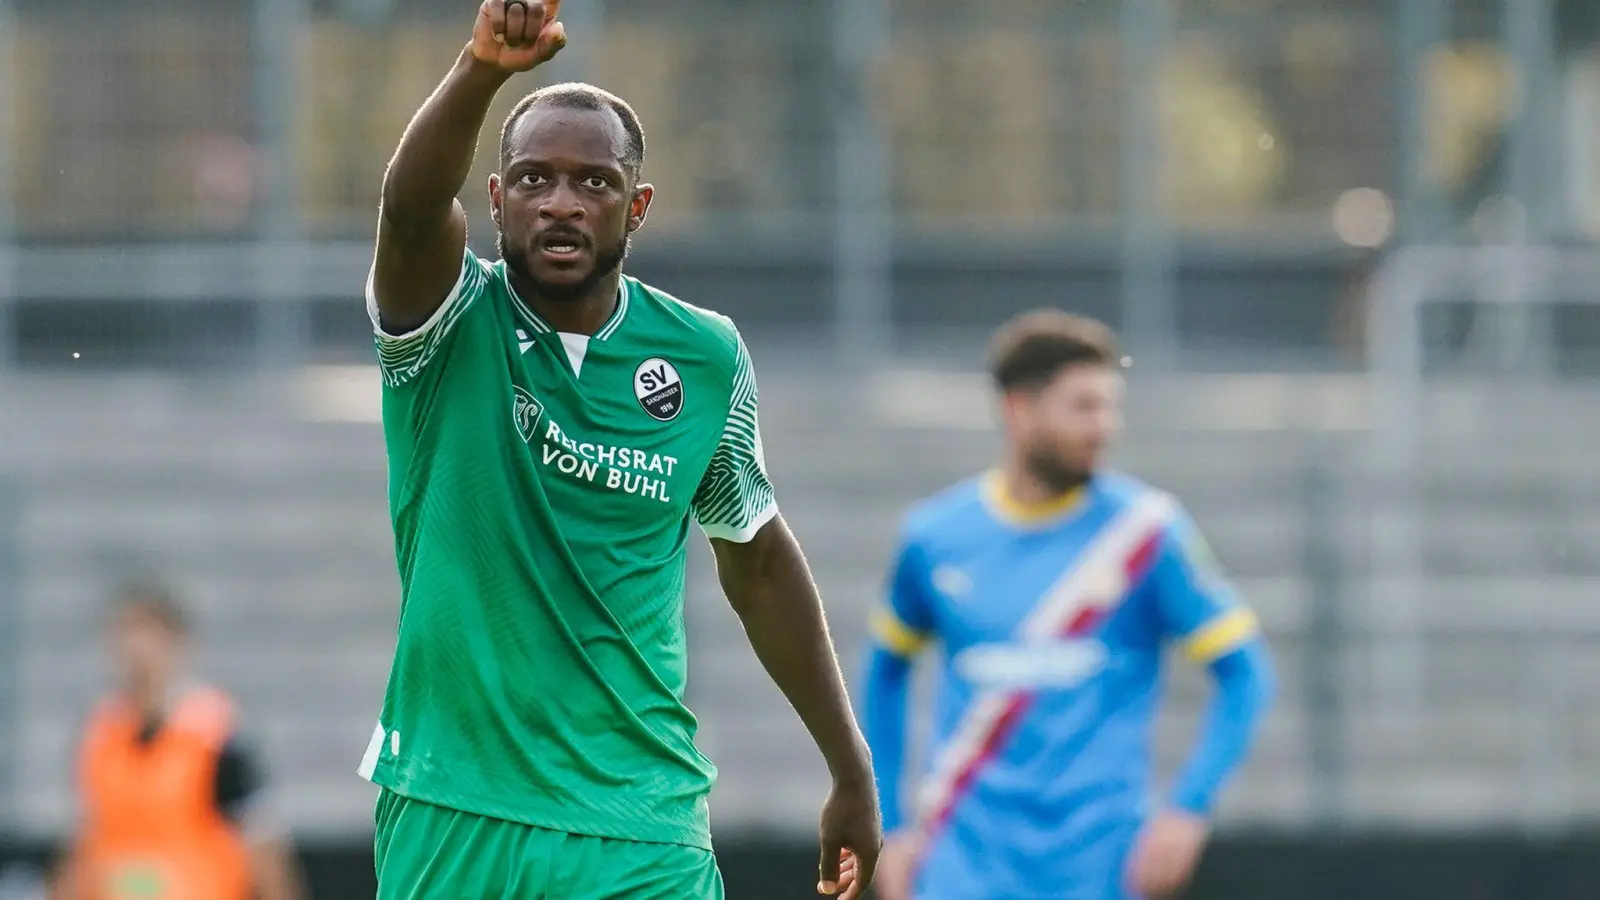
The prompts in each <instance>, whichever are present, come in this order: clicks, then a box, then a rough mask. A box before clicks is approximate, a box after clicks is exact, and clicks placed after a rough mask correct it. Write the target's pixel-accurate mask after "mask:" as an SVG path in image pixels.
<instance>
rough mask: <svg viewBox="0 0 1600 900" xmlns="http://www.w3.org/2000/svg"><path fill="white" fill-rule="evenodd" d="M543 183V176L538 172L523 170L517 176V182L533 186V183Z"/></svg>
mask: <svg viewBox="0 0 1600 900" xmlns="http://www.w3.org/2000/svg"><path fill="white" fill-rule="evenodd" d="M543 183H544V176H543V175H540V174H539V173H538V172H523V173H522V174H521V175H519V176H517V184H523V185H527V186H529V187H533V186H534V185H538V184H543Z"/></svg>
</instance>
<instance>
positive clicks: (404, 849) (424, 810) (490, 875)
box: [373, 790, 722, 900]
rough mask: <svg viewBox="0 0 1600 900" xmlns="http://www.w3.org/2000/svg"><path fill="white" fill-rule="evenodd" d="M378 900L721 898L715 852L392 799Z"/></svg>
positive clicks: (381, 824)
mask: <svg viewBox="0 0 1600 900" xmlns="http://www.w3.org/2000/svg"><path fill="white" fill-rule="evenodd" d="M377 826H378V831H377V837H376V840H375V841H374V847H373V850H374V857H375V862H376V865H377V872H378V900H722V874H721V873H720V872H719V871H717V861H716V857H715V856H713V855H712V854H711V851H709V850H702V849H700V848H698V847H689V846H685V845H682V844H650V843H644V842H641V841H624V840H616V839H612V838H602V837H592V836H589V835H582V834H568V833H567V832H564V831H551V830H549V829H545V828H536V827H534V826H532V825H523V824H521V823H519V822H507V821H505V820H503V819H490V818H485V817H483V816H478V815H473V814H472V813H464V812H460V811H457V810H453V809H445V808H444V807H441V806H433V805H431V804H428V803H421V802H418V801H416V800H408V799H406V798H404V797H401V796H400V795H399V794H396V793H394V792H392V791H387V790H386V791H384V792H383V793H382V794H381V795H380V796H379V797H378V808H377Z"/></svg>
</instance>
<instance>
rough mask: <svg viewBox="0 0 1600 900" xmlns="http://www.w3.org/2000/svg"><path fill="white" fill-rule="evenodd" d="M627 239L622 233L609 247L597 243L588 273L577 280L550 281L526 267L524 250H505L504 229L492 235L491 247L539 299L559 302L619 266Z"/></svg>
mask: <svg viewBox="0 0 1600 900" xmlns="http://www.w3.org/2000/svg"><path fill="white" fill-rule="evenodd" d="M628 242H629V235H627V234H624V235H623V236H622V240H620V241H617V242H616V243H615V244H612V245H611V246H609V247H597V248H596V249H595V255H594V267H593V268H592V269H590V270H589V274H587V275H585V276H583V277H582V278H580V279H579V280H577V281H574V282H570V283H563V284H551V283H550V282H548V281H545V280H543V279H541V278H539V277H538V276H536V275H534V274H533V272H532V271H530V270H529V268H528V260H527V256H526V255H525V253H515V254H513V253H508V252H507V250H508V249H509V248H508V245H507V244H506V233H505V232H504V231H502V232H500V234H499V235H498V236H497V237H496V238H495V247H496V248H497V249H498V250H499V251H500V258H501V259H503V260H505V261H506V268H508V269H510V270H511V271H512V273H514V274H515V275H516V276H517V277H518V278H520V279H522V282H523V283H524V284H527V285H529V286H530V287H531V288H532V289H533V292H534V293H535V294H537V295H538V296H539V297H540V298H541V299H544V300H550V301H554V302H557V303H563V302H572V301H576V300H582V299H583V298H584V297H587V296H588V295H589V293H590V292H591V291H593V290H594V288H595V285H597V284H599V283H600V282H601V280H602V279H604V278H605V277H606V276H608V275H610V274H611V273H612V272H615V271H617V269H619V268H621V267H622V261H623V260H624V259H627V257H628Z"/></svg>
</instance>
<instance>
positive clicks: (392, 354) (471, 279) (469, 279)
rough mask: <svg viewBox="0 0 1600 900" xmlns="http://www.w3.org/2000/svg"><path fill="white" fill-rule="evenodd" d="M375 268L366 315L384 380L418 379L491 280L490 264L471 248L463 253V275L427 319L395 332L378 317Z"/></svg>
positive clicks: (369, 275)
mask: <svg viewBox="0 0 1600 900" xmlns="http://www.w3.org/2000/svg"><path fill="white" fill-rule="evenodd" d="M375 275H376V268H374V269H373V270H369V271H368V272H367V290H366V294H367V317H368V318H369V319H371V320H372V329H373V333H374V335H375V340H376V342H377V345H378V368H379V370H380V371H381V372H382V373H383V383H384V385H386V386H388V387H400V386H401V385H404V384H406V383H408V382H410V381H411V380H412V379H414V378H416V377H417V375H418V374H419V373H421V372H422V371H423V370H424V369H425V368H426V367H427V366H428V364H429V363H430V362H432V361H433V360H434V358H435V357H437V356H438V355H439V351H440V350H441V349H442V348H443V347H444V346H445V345H446V343H448V341H449V338H450V335H451V334H452V333H454V331H455V327H456V324H457V323H458V322H460V321H461V316H462V314H463V313H465V312H466V311H467V309H468V307H470V306H471V305H472V303H473V301H475V300H477V298H478V297H479V296H481V295H482V294H483V290H484V287H485V286H486V285H487V284H488V283H489V278H490V275H491V272H490V269H489V266H488V265H487V264H486V263H484V261H483V260H481V259H479V258H478V257H477V256H476V255H475V254H474V253H473V252H472V251H471V250H470V249H468V250H467V251H465V252H464V253H463V254H462V259H461V274H460V276H459V277H458V278H457V279H456V283H455V286H454V287H452V288H451V289H450V293H449V294H448V295H446V297H445V298H444V302H443V303H440V304H439V308H438V309H436V310H434V312H433V315H431V316H429V317H428V320H427V321H426V322H423V323H422V324H421V325H418V326H417V327H416V328H413V329H411V330H410V331H407V332H404V333H402V334H394V333H391V332H390V331H388V330H386V329H385V328H384V327H383V322H382V321H380V319H379V316H378V298H377V295H376V294H375V293H374V292H373V277H374V276H375Z"/></svg>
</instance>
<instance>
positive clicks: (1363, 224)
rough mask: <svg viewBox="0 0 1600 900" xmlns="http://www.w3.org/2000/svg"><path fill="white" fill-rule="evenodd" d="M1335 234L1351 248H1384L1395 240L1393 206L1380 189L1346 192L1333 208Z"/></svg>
mask: <svg viewBox="0 0 1600 900" xmlns="http://www.w3.org/2000/svg"><path fill="white" fill-rule="evenodd" d="M1333 231H1334V233H1335V234H1337V235H1339V240H1341V241H1344V242H1345V243H1346V244H1349V245H1350V246H1352V247H1365V248H1369V249H1370V248H1373V247H1381V246H1383V245H1384V244H1385V243H1386V242H1387V241H1388V240H1389V238H1391V237H1393V236H1394V203H1393V202H1392V201H1391V200H1390V199H1389V195H1388V194H1385V193H1384V192H1383V191H1380V190H1378V189H1377V188H1355V189H1353V190H1348V191H1345V192H1344V193H1343V194H1341V195H1340V196H1339V200H1338V202H1336V203H1334V205H1333Z"/></svg>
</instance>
